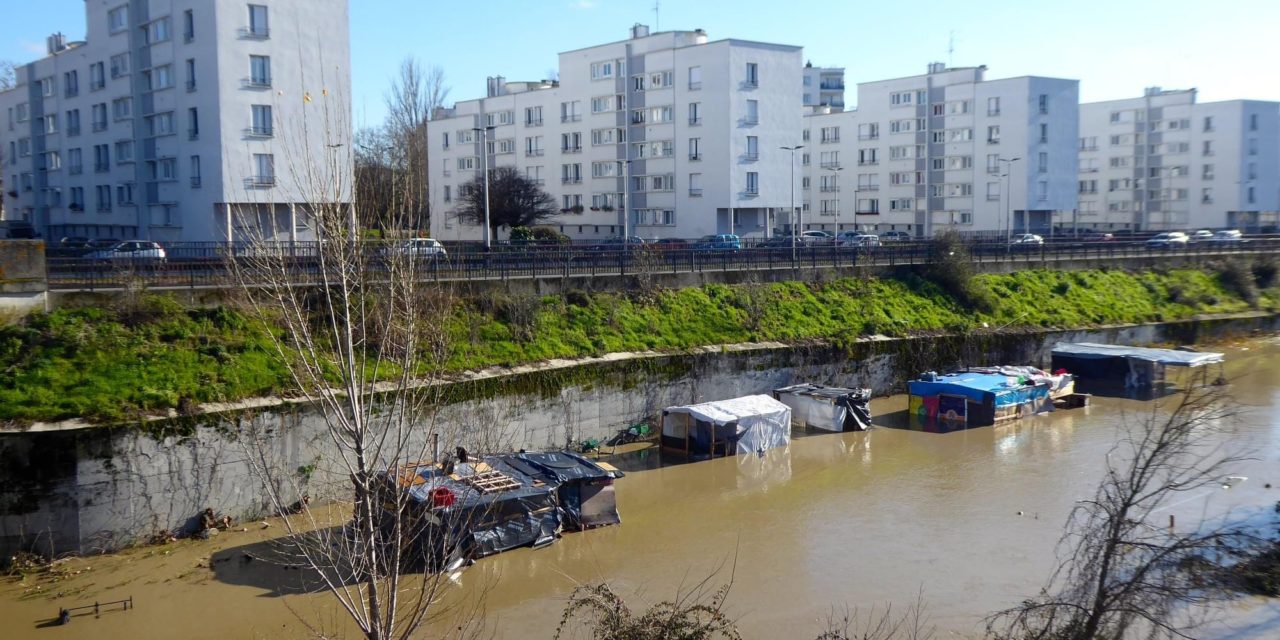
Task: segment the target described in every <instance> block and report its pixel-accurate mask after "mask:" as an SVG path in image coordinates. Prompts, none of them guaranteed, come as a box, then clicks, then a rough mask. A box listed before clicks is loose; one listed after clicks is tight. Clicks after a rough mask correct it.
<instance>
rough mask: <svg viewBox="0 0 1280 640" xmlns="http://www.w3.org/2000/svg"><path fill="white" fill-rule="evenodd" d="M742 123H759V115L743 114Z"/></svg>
mask: <svg viewBox="0 0 1280 640" xmlns="http://www.w3.org/2000/svg"><path fill="white" fill-rule="evenodd" d="M742 124H760V117H759V116H743V118H742Z"/></svg>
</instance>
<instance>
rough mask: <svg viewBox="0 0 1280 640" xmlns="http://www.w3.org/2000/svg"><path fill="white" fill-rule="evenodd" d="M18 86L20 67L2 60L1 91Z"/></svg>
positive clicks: (0, 73)
mask: <svg viewBox="0 0 1280 640" xmlns="http://www.w3.org/2000/svg"><path fill="white" fill-rule="evenodd" d="M16 86H18V67H17V66H16V65H14V64H13V61H11V60H0V91H8V90H9V89H12V88H14V87H16Z"/></svg>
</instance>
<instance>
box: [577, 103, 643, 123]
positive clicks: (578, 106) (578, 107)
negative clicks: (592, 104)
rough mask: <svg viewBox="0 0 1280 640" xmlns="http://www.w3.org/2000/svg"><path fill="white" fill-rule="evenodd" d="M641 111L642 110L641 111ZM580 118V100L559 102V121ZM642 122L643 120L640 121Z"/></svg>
mask: <svg viewBox="0 0 1280 640" xmlns="http://www.w3.org/2000/svg"><path fill="white" fill-rule="evenodd" d="M641 112H642V113H643V110H642V111H641ZM581 119H582V102H581V101H579V100H570V101H568V102H561V103H560V122H577V121H579V120H581ZM642 122H643V121H642Z"/></svg>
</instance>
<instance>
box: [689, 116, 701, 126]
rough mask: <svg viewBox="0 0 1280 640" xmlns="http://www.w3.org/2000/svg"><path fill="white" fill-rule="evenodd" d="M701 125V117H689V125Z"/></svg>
mask: <svg viewBox="0 0 1280 640" xmlns="http://www.w3.org/2000/svg"><path fill="white" fill-rule="evenodd" d="M701 125H702V118H697V117H693V118H689V126H691V127H697V126H701Z"/></svg>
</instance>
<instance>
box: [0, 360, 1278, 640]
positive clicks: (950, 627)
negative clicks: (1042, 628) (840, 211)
mask: <svg viewBox="0 0 1280 640" xmlns="http://www.w3.org/2000/svg"><path fill="white" fill-rule="evenodd" d="M1225 350H1227V351H1228V366H1227V370H1226V372H1227V375H1228V377H1230V378H1231V379H1232V380H1233V382H1232V384H1231V386H1230V387H1229V388H1228V392H1229V393H1230V394H1231V396H1232V397H1233V398H1234V401H1235V402H1237V403H1239V404H1240V408H1241V410H1242V414H1241V419H1240V421H1239V423H1238V424H1237V425H1235V426H1234V427H1232V429H1231V431H1230V432H1229V433H1228V434H1226V435H1225V436H1224V440H1225V442H1226V443H1227V444H1228V445H1229V446H1230V447H1231V448H1233V449H1235V450H1238V451H1244V452H1247V453H1248V454H1249V455H1251V456H1253V457H1254V459H1252V460H1249V461H1247V462H1244V463H1241V464H1240V465H1239V466H1238V468H1233V469H1232V470H1231V474H1232V475H1239V476H1247V477H1248V480H1246V481H1244V482H1241V483H1239V484H1236V485H1234V486H1233V487H1232V488H1230V489H1214V490H1211V491H1206V492H1204V493H1202V494H1195V495H1191V496H1187V497H1186V498H1184V499H1182V500H1181V501H1180V502H1179V503H1176V504H1174V505H1173V506H1171V507H1170V508H1169V509H1168V510H1167V511H1168V513H1169V514H1170V515H1175V516H1176V518H1177V522H1178V523H1179V526H1191V524H1192V523H1194V522H1196V521H1198V520H1200V519H1201V518H1202V517H1204V516H1206V515H1209V516H1213V515H1218V514H1222V513H1224V512H1227V511H1231V512H1233V513H1235V514H1238V515H1240V516H1246V515H1249V514H1256V513H1258V512H1259V511H1261V510H1263V509H1270V507H1271V505H1273V504H1274V503H1275V502H1276V501H1277V500H1280V411H1278V410H1280V340H1269V341H1256V342H1250V343H1243V344H1241V345H1237V346H1233V347H1228V348H1226V349H1225ZM1150 407H1151V404H1150V403H1146V402H1138V401H1130V400H1122V399H1110V398H1095V399H1094V402H1093V404H1092V406H1090V407H1088V408H1084V409H1075V410H1065V411H1058V412H1055V413H1053V414H1049V415H1045V416H1039V417H1034V418H1030V419H1027V420H1023V421H1019V422H1016V423H1012V424H1007V425H1003V426H999V427H994V428H979V429H970V430H967V431H960V432H955V433H949V434H931V433H921V432H914V431H908V430H900V429H893V428H877V429H875V430H873V431H871V432H868V433H850V434H833V435H822V436H812V437H803V438H798V439H796V440H795V441H794V442H793V443H792V444H791V446H790V447H789V448H788V449H787V450H775V451H771V452H768V453H767V454H766V455H765V456H764V457H755V456H742V457H737V458H725V459H718V460H713V461H707V462H699V463H694V464H673V465H666V466H659V467H658V468H653V469H649V470H642V471H636V472H633V473H630V474H629V475H628V476H627V477H626V478H625V479H623V480H620V481H619V482H618V484H617V494H618V503H619V508H620V510H621V512H622V516H623V524H622V526H620V527H608V528H603V529H598V530H594V531H589V532H586V533H577V534H570V535H566V536H565V537H564V538H563V539H562V540H560V541H558V542H557V543H556V544H554V545H551V546H550V547H547V548H545V549H540V550H529V549H522V550H518V551H515V552H510V553H506V554H501V555H499V556H495V557H492V558H486V559H484V560H481V561H480V562H478V563H477V564H476V565H475V566H473V567H471V568H469V569H467V570H466V571H465V572H464V573H463V574H462V575H461V577H460V579H459V581H460V584H459V585H457V586H454V587H452V589H453V593H452V594H451V596H450V597H451V598H457V599H459V600H460V601H464V602H475V601H476V600H478V599H481V598H482V599H483V608H484V611H485V622H486V626H487V627H488V628H489V629H490V630H491V631H492V632H493V633H494V635H495V636H496V637H501V638H507V637H538V638H541V637H550V636H551V635H552V633H553V632H554V630H555V627H556V625H557V623H558V622H559V619H560V615H561V611H562V609H563V605H564V603H565V599H566V598H567V596H568V595H569V593H570V592H572V590H573V589H574V587H575V585H578V584H582V583H594V582H600V581H607V582H609V583H611V584H612V585H614V587H615V589H616V590H617V591H618V592H619V593H621V594H623V595H624V596H627V597H631V598H636V602H637V603H643V602H656V601H658V600H662V599H667V598H670V597H673V596H674V595H675V594H676V592H677V590H678V589H679V588H680V587H681V585H682V584H683V585H684V586H685V587H689V586H692V585H693V584H694V583H696V582H698V581H700V580H701V579H702V578H704V577H706V576H707V575H709V574H711V573H713V572H716V571H717V570H719V573H718V575H717V576H716V577H715V578H713V583H715V584H719V583H722V582H723V581H726V580H728V579H729V577H730V571H732V572H733V580H734V584H733V589H732V592H731V594H730V596H729V599H728V603H727V610H728V612H729V613H730V614H731V615H732V616H734V617H735V618H737V619H738V621H739V626H740V628H741V629H742V630H743V632H744V636H746V637H748V638H783V637H786V638H805V637H814V636H816V635H817V634H818V633H819V632H820V631H821V630H822V629H823V623H824V620H825V619H826V618H827V616H828V614H830V613H831V612H832V611H833V609H834V610H837V611H840V612H843V611H844V610H845V608H846V607H847V608H849V609H854V608H857V609H861V610H864V611H865V610H866V609H868V608H870V607H872V606H877V607H883V606H885V605H886V604H888V603H894V604H895V606H896V607H897V608H904V607H905V605H908V604H911V603H912V602H914V601H915V599H916V596H917V593H922V594H923V598H924V600H925V601H926V603H927V608H928V614H929V615H930V617H931V620H932V621H933V622H934V623H935V624H936V625H937V627H938V629H939V631H940V632H942V633H941V634H940V637H966V636H976V635H978V634H979V633H980V631H981V628H982V617H983V616H984V615H985V614H987V613H989V612H991V611H993V610H996V609H999V608H1001V607H1004V606H1009V605H1011V604H1014V603H1016V602H1017V601H1018V600H1019V599H1020V598H1022V597H1024V596H1028V595H1032V594H1034V593H1035V591H1036V590H1037V589H1038V588H1039V587H1040V586H1041V585H1042V583H1043V580H1044V579H1045V577H1046V576H1047V575H1048V573H1049V572H1050V570H1051V569H1052V567H1053V565H1054V555H1053V552H1054V547H1055V545H1056V544H1057V542H1058V539H1059V536H1060V535H1061V531H1062V527H1063V523H1064V521H1065V519H1066V517H1067V514H1068V512H1069V511H1070V509H1071V508H1072V506H1073V504H1074V502H1075V501H1076V500H1077V499H1080V498H1083V497H1087V496H1089V495H1091V494H1092V492H1093V489H1094V487H1095V486H1096V485H1097V482H1098V478H1099V472H1100V470H1101V469H1102V466H1103V464H1104V462H1105V458H1106V455H1107V452H1108V450H1109V449H1110V448H1111V447H1112V445H1113V443H1114V442H1115V441H1116V439H1117V437H1118V434H1119V433H1120V432H1121V430H1122V429H1123V427H1124V425H1126V424H1129V425H1137V424H1140V423H1141V421H1142V420H1143V418H1144V416H1146V415H1148V414H1149V411H1150ZM905 409H906V399H905V397H892V398H886V399H881V400H876V401H874V402H873V403H872V413H873V415H874V416H875V417H876V418H875V420H876V421H877V423H884V422H885V421H886V418H887V419H888V420H889V421H892V420H894V419H900V418H901V417H902V415H903V413H904V411H905ZM630 462H631V463H632V464H639V465H641V466H645V465H648V466H656V465H655V462H656V461H655V460H653V459H652V458H651V459H650V460H648V461H630ZM1267 483H1270V484H1271V485H1272V486H1273V487H1276V488H1272V489H1268V488H1265V485H1266V484H1267ZM1184 523H1185V524H1184ZM270 532H271V530H270V529H268V530H266V531H259V530H258V529H256V528H254V529H253V530H251V531H250V532H247V533H232V534H230V535H224V536H220V537H219V539H217V540H216V541H213V542H206V543H197V542H190V543H187V542H184V543H181V544H179V545H171V546H170V547H166V548H161V549H154V548H153V549H141V550H134V551H131V552H127V553H124V554H121V555H119V556H115V557H111V558H98V559H86V560H78V561H76V562H75V563H72V564H69V565H68V567H69V568H81V569H83V567H84V566H88V565H94V564H96V565H98V566H95V567H93V568H92V569H90V570H87V571H84V573H82V574H81V575H78V576H72V577H69V578H68V579H67V580H65V581H63V582H60V583H57V584H54V585H50V586H49V587H48V590H51V591H52V590H61V591H64V592H71V593H74V595H68V596H64V597H62V598H51V597H47V596H41V595H36V594H32V593H28V594H27V595H26V596H23V585H15V584H7V585H5V586H4V590H3V593H2V594H0V595H2V596H3V597H2V598H0V619H3V620H4V621H5V622H6V625H7V626H8V628H7V629H6V631H5V632H4V633H3V634H0V635H3V636H4V637H17V638H23V637H40V638H60V637H94V638H97V639H99V640H103V639H112V638H138V637H159V636H166V637H167V636H171V635H172V636H177V635H182V636H185V637H188V638H204V637H209V638H213V637H217V638H228V637H236V638H239V637H293V636H301V635H305V633H304V630H303V629H302V628H301V626H300V625H299V624H298V623H297V621H296V619H295V618H294V614H293V613H291V612H290V609H294V610H297V611H300V612H303V613H304V614H306V615H312V614H313V613H314V615H318V616H322V617H323V618H324V619H325V620H340V619H341V616H340V614H338V613H337V612H336V610H335V609H334V608H332V607H330V601H329V600H328V599H327V596H324V595H289V596H279V595H278V591H277V590H276V589H274V588H272V587H271V586H270V585H268V584H265V583H266V582H268V581H269V580H267V579H266V578H265V577H263V576H265V575H267V574H257V575H256V577H255V571H258V569H256V568H255V567H253V565H252V564H247V565H246V564H240V563H235V562H230V563H227V564H228V566H227V567H226V568H218V569H217V571H216V572H215V571H211V570H210V569H209V568H207V567H208V565H207V560H206V559H207V558H208V557H209V554H210V553H211V552H212V551H213V549H215V548H224V549H227V548H229V549H235V548H236V547H237V546H238V545H246V544H250V543H252V542H255V541H258V540H260V539H262V538H264V537H266V536H267V535H268V534H269V533H270ZM165 551H168V552H169V553H168V554H167V555H165ZM270 575H272V576H276V577H275V578H272V579H281V578H279V576H281V575H286V576H287V574H282V573H280V572H274V573H271V574H270ZM26 588H27V589H30V588H31V586H30V585H26ZM130 595H132V596H133V597H134V599H135V602H137V608H136V609H135V610H134V611H130V612H126V613H114V614H107V615H104V616H103V617H102V618H100V619H96V620H95V619H93V618H91V617H89V618H82V619H76V620H75V621H74V622H73V623H72V625H70V626H68V627H63V628H56V629H36V628H35V627H36V625H37V624H39V623H41V622H43V621H45V620H47V619H49V618H50V617H51V616H52V615H53V614H55V613H56V611H57V607H58V606H60V605H67V604H70V603H79V602H83V601H88V602H92V601H93V600H94V599H95V598H99V599H103V600H107V599H113V597H126V596H130ZM1225 617H1226V618H1227V619H1228V622H1227V623H1224V624H1222V625H1219V626H1218V627H1215V629H1214V631H1213V632H1212V634H1211V635H1212V636H1213V637H1222V638H1234V639H1241V640H1243V639H1244V638H1275V637H1280V606H1277V605H1276V604H1274V603H1257V602H1248V603H1244V604H1235V605H1232V606H1231V607H1229V609H1228V610H1227V611H1226V613H1225ZM160 629H163V630H165V631H158V630H160ZM430 635H432V636H434V635H436V634H430ZM440 635H443V634H440ZM582 637H585V636H582Z"/></svg>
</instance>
